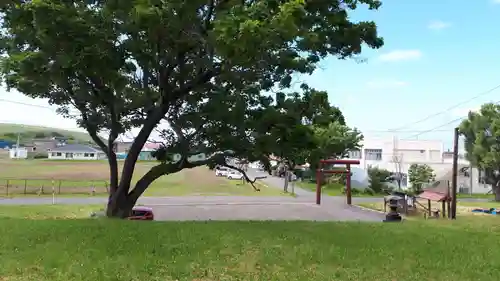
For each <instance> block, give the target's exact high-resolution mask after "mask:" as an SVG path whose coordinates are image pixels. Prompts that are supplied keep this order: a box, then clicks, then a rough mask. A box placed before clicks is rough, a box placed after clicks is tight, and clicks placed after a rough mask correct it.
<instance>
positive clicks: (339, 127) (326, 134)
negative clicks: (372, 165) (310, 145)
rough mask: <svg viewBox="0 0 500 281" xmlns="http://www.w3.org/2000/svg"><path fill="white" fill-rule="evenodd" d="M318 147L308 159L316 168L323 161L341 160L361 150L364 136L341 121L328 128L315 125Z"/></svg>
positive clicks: (315, 137)
mask: <svg viewBox="0 0 500 281" xmlns="http://www.w3.org/2000/svg"><path fill="white" fill-rule="evenodd" d="M313 130H314V139H315V142H316V147H315V149H313V150H312V151H311V153H310V156H309V157H308V160H309V164H310V165H311V167H313V168H315V167H316V166H317V163H319V161H320V160H321V159H339V158H343V157H346V156H347V153H348V152H349V151H353V150H358V149H360V148H361V141H362V140H363V135H362V134H361V132H359V131H358V130H356V129H351V128H349V127H347V126H346V125H344V124H342V123H341V122H339V121H334V122H332V123H330V124H328V126H326V127H323V126H320V125H313Z"/></svg>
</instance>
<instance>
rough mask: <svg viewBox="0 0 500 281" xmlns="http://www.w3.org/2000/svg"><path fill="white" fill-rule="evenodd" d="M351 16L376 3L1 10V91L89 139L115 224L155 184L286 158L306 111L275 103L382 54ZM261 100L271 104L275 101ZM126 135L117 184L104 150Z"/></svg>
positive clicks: (14, 5)
mask: <svg viewBox="0 0 500 281" xmlns="http://www.w3.org/2000/svg"><path fill="white" fill-rule="evenodd" d="M360 4H367V5H368V6H369V8H370V9H378V8H379V7H380V5H381V1H379V0H351V1H295V0H287V1H285V0H283V1H269V0H256V1H226V0H213V1H206V0H191V1H97V0H72V1H71V0H70V1H60V0H43V1H15V0H6V1H1V2H0V13H1V16H2V21H1V22H0V24H1V28H2V32H1V33H0V52H1V53H2V54H3V56H2V57H1V67H2V69H1V70H2V71H1V72H2V76H3V80H4V82H5V84H6V85H7V86H8V88H14V89H16V90H18V91H19V92H21V93H23V94H24V95H27V96H29V97H31V98H43V99H48V100H49V102H50V103H51V104H54V105H57V106H59V109H58V112H59V113H61V114H62V115H63V116H65V117H74V118H76V119H77V122H78V124H79V125H80V126H81V127H82V128H84V129H86V130H87V131H88V133H89V135H90V136H91V137H92V139H93V140H94V142H95V143H96V144H97V145H98V146H99V147H100V148H101V149H102V150H103V151H104V152H105V153H106V155H107V158H108V162H109V167H110V189H109V190H110V198H109V201H108V207H107V215H108V216H110V217H122V218H123V217H126V216H127V215H128V214H129V213H130V210H131V208H132V207H133V206H134V204H135V203H136V202H137V199H138V198H139V196H141V195H142V194H143V193H144V191H145V190H146V189H147V188H148V187H149V186H150V184H151V183H152V182H153V181H155V180H156V179H157V178H159V177H161V176H163V175H168V174H172V173H176V172H179V171H181V170H183V169H190V168H193V167H197V166H204V165H207V164H211V163H214V162H215V163H216V164H219V165H224V166H230V165H228V164H227V162H226V156H232V157H235V158H238V159H247V160H249V161H255V160H263V161H264V162H266V161H265V160H266V159H267V157H268V155H270V154H271V153H272V152H273V151H274V150H276V149H277V148H276V145H278V144H279V145H281V146H283V148H282V149H283V150H284V149H285V146H286V147H287V151H288V149H289V148H290V147H292V145H291V143H292V142H294V143H295V144H300V145H303V144H302V143H301V140H302V139H305V140H309V139H310V138H309V135H310V129H308V127H307V126H306V125H307V124H304V122H302V120H300V121H301V122H297V120H298V117H299V116H305V114H306V113H303V114H302V113H300V114H298V113H297V112H299V111H300V110H299V109H301V110H304V112H307V111H308V110H309V109H307V108H303V107H302V105H299V103H295V102H293V104H297V108H296V109H295V110H287V108H290V107H289V105H288V104H286V103H285V104H284V105H282V104H281V100H282V96H283V95H285V93H290V92H291V88H292V86H293V77H296V76H297V75H301V74H304V75H307V74H311V73H312V72H313V71H314V70H315V69H316V67H317V65H318V63H319V62H320V61H321V60H322V59H323V58H326V57H327V56H334V57H338V58H341V59H346V58H351V57H354V58H355V57H356V56H357V55H359V54H360V53H361V49H362V47H364V46H367V47H371V48H379V47H381V46H382V45H383V40H382V38H380V37H379V36H378V35H377V28H376V25H375V23H373V22H369V21H354V20H351V17H350V15H349V14H350V12H351V11H352V10H354V9H356V8H357V7H358V6H359V5H360ZM271 91H277V92H281V93H283V94H280V95H279V97H278V99H277V100H275V99H273V97H269V96H268V95H267V93H269V92H271ZM307 91H308V89H306V88H305V87H302V89H301V90H300V91H298V92H297V93H294V94H293V95H295V96H301V95H302V94H304V95H306V94H307V93H306V92H307ZM285 96H286V95H285ZM291 99H294V97H292V98H291ZM313 104H320V103H318V102H313ZM74 109H76V110H77V111H78V112H79V114H77V115H75V114H74ZM313 111H316V110H313ZM273 120H274V122H273ZM318 122H319V121H318ZM318 122H317V123H318ZM160 124H166V125H168V126H165V127H164V129H163V130H161V131H162V142H163V143H164V147H163V148H162V149H160V150H158V151H157V153H156V154H155V156H156V157H157V159H158V160H159V163H158V165H156V166H154V167H153V168H151V170H150V171H148V172H147V173H146V174H144V176H142V178H140V179H139V180H138V181H137V182H136V183H133V182H132V176H133V175H134V170H135V164H136V162H137V159H138V156H139V153H140V151H141V149H142V147H143V146H144V144H145V143H146V142H147V141H148V139H150V135H151V133H152V132H153V131H154V130H155V129H160V128H158V126H159V125H160ZM269 125H271V127H266V126H269ZM132 128H140V129H139V132H138V134H137V135H136V137H135V138H134V141H133V144H132V145H131V147H130V150H129V152H128V154H127V158H126V160H125V161H124V163H123V168H122V169H121V176H119V174H118V172H119V169H118V163H117V158H116V154H115V152H114V151H113V143H114V142H115V140H116V139H117V138H118V136H119V135H120V134H123V133H124V132H126V131H129V130H130V129H132ZM271 131H273V133H268V132H271ZM283 132H287V134H288V133H290V134H291V135H292V136H293V137H291V136H289V135H287V134H285V135H283ZM100 133H101V134H103V133H106V135H107V137H106V140H103V139H101V138H100V137H99V134H100ZM280 136H281V139H277V137H278V138H279V137H280ZM285 136H286V138H285ZM307 143H308V142H307V141H306V144H307ZM293 149H296V148H293ZM297 150H298V148H297ZM283 154H285V153H283ZM286 155H287V158H293V159H292V160H293V161H298V160H296V159H295V157H296V156H295V152H293V153H288V152H287V153H286ZM287 160H289V161H292V160H291V159H287ZM245 176H246V175H245ZM246 180H247V181H248V182H252V180H250V179H249V178H248V177H246Z"/></svg>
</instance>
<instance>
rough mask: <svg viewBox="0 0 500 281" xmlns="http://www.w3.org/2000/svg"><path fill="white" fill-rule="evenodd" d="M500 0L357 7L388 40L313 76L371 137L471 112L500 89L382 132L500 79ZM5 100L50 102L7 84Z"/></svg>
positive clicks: (17, 112) (20, 116) (32, 119)
mask: <svg viewBox="0 0 500 281" xmlns="http://www.w3.org/2000/svg"><path fill="white" fill-rule="evenodd" d="M496 2H498V3H495V0H476V1H474V2H473V3H474V5H471V3H472V2H471V1H465V0H422V1H410V0H385V1H383V3H384V4H383V6H382V7H381V9H380V10H378V11H368V10H366V9H363V10H359V11H356V12H355V13H353V14H352V18H353V19H354V20H374V21H375V22H376V23H377V25H378V26H379V32H380V35H381V36H383V37H384V39H385V46H384V47H383V48H382V49H380V50H370V49H368V48H366V49H365V50H364V51H363V54H362V57H363V58H366V59H367V62H365V63H356V62H354V61H352V60H347V61H339V60H337V59H335V58H330V59H327V60H326V61H324V62H323V63H322V64H321V69H318V70H317V71H316V72H315V73H314V74H313V75H312V76H311V77H307V78H305V80H306V81H307V82H308V83H309V84H310V85H311V86H313V87H316V88H318V89H321V90H326V91H328V92H329V94H330V101H331V102H332V103H334V104H336V105H338V106H339V107H340V108H341V109H342V111H343V112H344V115H345V116H346V118H347V121H348V123H349V125H351V126H355V127H357V128H359V129H361V130H362V131H363V132H364V133H365V135H366V136H387V137H390V136H391V135H393V134H396V135H398V136H399V137H400V138H413V135H415V134H417V133H418V131H422V130H428V129H432V128H434V127H437V126H439V125H441V124H444V123H447V122H449V121H451V120H453V119H456V118H459V117H461V116H465V115H466V114H467V112H468V110H471V109H476V108H478V107H479V106H480V105H481V104H482V103H485V102H490V101H500V96H499V93H500V90H498V91H493V92H491V93H489V94H486V95H483V96H481V97H479V98H477V99H475V100H473V101H471V102H469V103H467V104H464V105H462V106H459V107H457V108H455V109H454V110H451V111H450V112H446V113H445V114H441V115H439V116H436V117H434V118H431V119H430V120H428V121H426V122H422V123H420V124H416V125H413V126H409V127H407V128H406V129H405V130H408V131H412V132H409V133H404V132H401V130H400V131H398V132H392V133H381V132H378V131H387V130H390V129H394V128H399V127H401V126H404V125H407V124H411V123H412V122H415V121H418V120H420V119H422V118H424V117H425V116H428V115H431V114H434V113H436V112H439V111H442V110H444V109H446V108H449V107H451V106H453V105H454V104H457V103H460V102H462V101H465V100H468V99H470V98H471V97H473V96H476V95H478V94H479V93H481V92H485V91H487V90H488V89H491V88H493V87H494V86H496V85H498V84H500V78H499V76H498V66H499V65H500V55H499V50H500V29H499V28H498V26H500V16H499V15H500V0H497V1H496ZM0 99H7V100H12V101H18V102H25V103H29V104H38V105H47V103H46V102H44V101H40V100H31V99H29V98H26V97H24V96H22V95H20V94H16V93H12V92H11V93H6V92H5V91H2V90H1V89H0ZM0 106H1V108H2V110H0V122H15V123H25V124H37V125H46V126H54V127H61V128H76V125H75V123H74V122H73V121H72V120H65V119H62V118H61V117H59V116H57V115H56V114H55V112H54V110H50V109H46V108H41V107H40V108H37V107H33V106H25V105H20V104H14V103H5V102H1V101H0ZM27 113H28V114H27ZM457 124H458V122H455V123H451V124H449V125H448V126H444V127H442V128H440V129H439V131H438V132H429V133H425V134H421V135H419V136H418V138H420V139H441V140H443V141H445V142H446V143H447V146H449V144H450V143H451V138H452V130H453V127H454V126H456V125H457ZM442 130H449V132H442ZM375 131H377V132H375ZM416 131H417V132H416Z"/></svg>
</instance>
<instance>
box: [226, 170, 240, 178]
mask: <svg viewBox="0 0 500 281" xmlns="http://www.w3.org/2000/svg"><path fill="white" fill-rule="evenodd" d="M227 178H228V179H230V180H241V179H243V174H242V173H240V172H238V171H230V172H228V173H227Z"/></svg>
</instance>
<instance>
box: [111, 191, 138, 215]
mask: <svg viewBox="0 0 500 281" xmlns="http://www.w3.org/2000/svg"><path fill="white" fill-rule="evenodd" d="M136 201H137V200H135V201H134V200H132V199H131V198H130V196H128V194H124V193H123V194H118V192H116V193H114V194H113V196H111V198H110V200H109V201H108V206H107V208H106V216H107V217H110V218H120V219H125V218H127V217H129V216H130V214H131V212H132V208H133V207H134V205H135V203H136Z"/></svg>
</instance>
